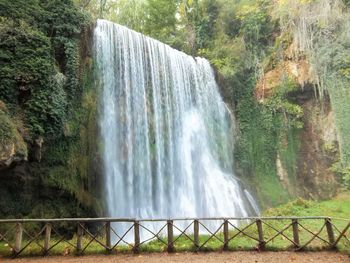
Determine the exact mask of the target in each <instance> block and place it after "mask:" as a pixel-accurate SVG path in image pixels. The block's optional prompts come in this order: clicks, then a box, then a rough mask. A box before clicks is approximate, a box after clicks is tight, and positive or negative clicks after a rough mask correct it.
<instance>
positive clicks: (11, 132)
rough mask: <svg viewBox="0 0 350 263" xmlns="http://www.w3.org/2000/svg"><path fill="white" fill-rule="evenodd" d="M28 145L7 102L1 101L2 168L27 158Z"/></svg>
mask: <svg viewBox="0 0 350 263" xmlns="http://www.w3.org/2000/svg"><path fill="white" fill-rule="evenodd" d="M27 157H28V151H27V146H26V144H25V142H24V140H23V138H22V136H21V135H20V134H19V132H18V130H17V128H16V125H15V124H14V122H13V120H11V118H10V116H9V114H8V112H7V109H6V106H5V104H4V103H3V102H2V101H0V169H4V168H8V167H10V166H11V165H13V164H14V163H17V162H20V161H24V160H27Z"/></svg>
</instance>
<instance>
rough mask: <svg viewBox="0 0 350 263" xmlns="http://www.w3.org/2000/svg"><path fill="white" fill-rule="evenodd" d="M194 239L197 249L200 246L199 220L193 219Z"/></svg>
mask: <svg viewBox="0 0 350 263" xmlns="http://www.w3.org/2000/svg"><path fill="white" fill-rule="evenodd" d="M193 239H194V246H195V247H196V249H198V248H199V222H198V220H194V221H193Z"/></svg>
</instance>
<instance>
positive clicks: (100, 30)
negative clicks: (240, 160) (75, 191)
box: [94, 20, 256, 218]
mask: <svg viewBox="0 0 350 263" xmlns="http://www.w3.org/2000/svg"><path fill="white" fill-rule="evenodd" d="M94 52H95V57H96V61H97V67H98V81H99V83H100V86H101V87H102V88H101V96H100V98H101V113H100V129H101V140H102V146H101V148H102V151H103V160H104V174H105V176H104V180H105V194H106V204H107V208H108V211H107V215H108V216H110V217H132V218H173V217H177V218H179V217H218V216H227V217H229V216H231V217H232V216H236V217H245V216H249V215H251V213H253V212H250V211H254V208H256V204H255V203H254V204H252V202H254V199H253V198H252V197H251V195H250V194H248V196H247V194H246V192H247V191H246V190H244V189H242V187H241V183H240V182H239V180H238V179H237V178H236V177H235V176H234V171H233V166H234V164H233V147H234V141H233V129H234V120H233V118H232V115H231V113H230V111H229V110H228V108H227V107H226V105H225V103H224V102H223V100H222V98H221V96H220V93H219V90H218V86H217V84H216V82H215V77H214V73H213V70H212V68H211V66H210V64H209V62H208V61H207V60H205V59H203V58H193V57H191V56H188V55H186V54H184V53H183V52H180V51H177V50H175V49H172V48H171V47H169V46H167V45H165V44H163V43H161V42H159V41H157V40H154V39H151V38H149V37H146V36H144V35H142V34H140V33H137V32H135V31H132V30H130V29H128V28H126V27H123V26H120V25H117V24H114V23H112V22H109V21H105V20H98V21H97V25H96V28H95V31H94Z"/></svg>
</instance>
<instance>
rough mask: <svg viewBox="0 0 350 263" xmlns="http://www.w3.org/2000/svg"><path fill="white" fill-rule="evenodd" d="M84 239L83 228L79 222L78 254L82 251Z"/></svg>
mask: <svg viewBox="0 0 350 263" xmlns="http://www.w3.org/2000/svg"><path fill="white" fill-rule="evenodd" d="M82 238H83V228H82V227H81V225H80V222H78V229H77V253H78V254H80V253H81V251H82Z"/></svg>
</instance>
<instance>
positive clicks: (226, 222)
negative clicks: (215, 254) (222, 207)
mask: <svg viewBox="0 0 350 263" xmlns="http://www.w3.org/2000/svg"><path fill="white" fill-rule="evenodd" d="M223 249H224V250H228V220H226V219H225V221H224V248H223Z"/></svg>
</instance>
